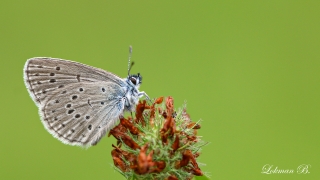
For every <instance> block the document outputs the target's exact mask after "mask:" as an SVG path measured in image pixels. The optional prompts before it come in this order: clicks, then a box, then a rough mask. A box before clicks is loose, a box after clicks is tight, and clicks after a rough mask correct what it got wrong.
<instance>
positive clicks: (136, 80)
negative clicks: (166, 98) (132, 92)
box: [127, 73, 142, 86]
mask: <svg viewBox="0 0 320 180" xmlns="http://www.w3.org/2000/svg"><path fill="white" fill-rule="evenodd" d="M127 79H128V82H129V83H131V84H132V85H134V86H140V84H141V83H142V76H141V75H140V73H138V74H132V75H129V76H128V78H127Z"/></svg>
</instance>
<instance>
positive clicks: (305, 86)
mask: <svg viewBox="0 0 320 180" xmlns="http://www.w3.org/2000/svg"><path fill="white" fill-rule="evenodd" d="M319 18H320V1H315V0H314V1H312V0H310V1H284V0H270V1H254V0H244V1H221V0H219V1H205V2H199V1H188V0H187V1H161V2H150V1H146V0H144V1H126V2H121V1H108V0H97V1H84V0H79V1H64V0H45V1H43V0H28V1H22V0H20V1H19V0H17V1H9V0H2V1H1V2H0V23H1V24H0V52H1V53H0V61H1V66H0V67H1V71H0V78H1V93H0V96H1V102H2V103H1V107H0V110H1V131H0V136H1V143H2V145H1V148H0V176H1V179H124V178H123V177H122V176H121V175H120V174H119V173H118V172H116V171H114V169H113V168H112V167H111V165H112V164H113V161H112V158H111V154H110V152H111V149H112V148H111V144H112V143H115V140H114V138H108V137H105V138H103V139H102V141H101V142H100V143H99V144H98V145H97V146H94V147H91V148H89V149H87V150H85V149H82V148H79V147H72V146H68V145H64V144H62V143H61V142H60V141H58V140H57V139H55V138H53V137H52V136H51V135H50V134H49V133H48V132H47V131H46V130H45V129H44V127H43V125H42V123H41V122H40V118H39V116H38V109H37V107H36V106H35V104H34V103H33V101H32V100H31V98H30V97H29V94H28V92H27V90H26V88H25V85H24V83H23V71H22V70H23V66H24V63H25V62H26V60H27V59H28V58H31V57H37V56H45V57H57V58H63V59H69V60H74V61H78V62H81V63H84V64H88V65H91V66H95V67H99V68H102V69H105V70H108V71H110V72H113V73H115V74H117V75H119V76H120V77H126V75H127V58H128V47H129V45H132V46H133V55H132V60H133V61H135V63H136V64H135V66H134V67H133V69H132V71H131V72H132V73H137V72H140V73H141V74H142V76H143V84H142V86H141V88H140V90H143V91H145V92H147V93H148V95H149V96H150V97H153V98H155V97H159V96H169V95H170V96H173V97H174V99H175V106H176V107H179V106H181V105H182V104H183V102H184V101H187V107H188V112H189V113H190V115H191V118H192V119H193V121H197V120H199V119H202V120H203V122H202V129H201V130H200V131H199V135H201V136H203V137H202V139H204V140H205V141H208V142H210V144H209V145H208V146H206V147H204V148H203V151H202V154H201V156H200V157H199V161H200V162H202V163H204V164H206V166H201V169H202V170H203V171H204V172H209V174H211V179H219V180H222V179H268V180H269V179H319V178H320V167H319V166H320V156H319V152H320V146H319V139H320V131H319V130H320V126H319V125H320V123H319V119H320V111H319V108H320V104H319V101H320V95H319V91H320V85H319V77H320V51H319V47H320V33H319V32H320V24H319ZM266 164H270V165H273V169H274V168H275V167H278V169H293V170H294V171H295V172H294V173H293V174H269V175H267V174H262V173H261V172H262V167H263V166H264V165H266ZM301 164H310V165H311V167H309V172H310V173H308V174H298V173H297V172H296V169H297V167H298V166H299V165H301Z"/></svg>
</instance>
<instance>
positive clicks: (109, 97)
mask: <svg viewBox="0 0 320 180" xmlns="http://www.w3.org/2000/svg"><path fill="white" fill-rule="evenodd" d="M124 93H125V91H124V89H123V88H121V87H120V86H119V85H117V84H115V83H113V82H102V81H101V82H83V83H82V82H80V83H75V84H70V85H67V86H65V87H64V88H62V89H58V90H56V91H54V92H52V93H51V94H50V96H49V97H48V98H47V99H46V100H45V101H44V102H43V103H44V106H43V107H40V109H39V113H40V115H41V117H42V122H43V124H44V126H45V128H46V129H47V130H48V131H49V132H50V133H51V134H52V135H53V136H54V137H56V138H57V139H59V140H60V141H62V142H64V143H65V144H70V145H79V146H91V145H95V144H97V143H98V142H99V140H100V139H101V138H102V137H103V136H104V135H105V133H106V132H107V131H108V130H110V129H111V128H112V127H113V126H114V125H115V123H116V122H117V119H118V117H119V115H120V114H122V112H123V109H124V101H125V100H124V98H123V95H124Z"/></svg>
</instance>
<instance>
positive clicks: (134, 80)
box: [130, 77, 137, 85]
mask: <svg viewBox="0 0 320 180" xmlns="http://www.w3.org/2000/svg"><path fill="white" fill-rule="evenodd" d="M130 81H131V82H132V84H134V85H136V84H137V80H136V78H133V77H131V78H130Z"/></svg>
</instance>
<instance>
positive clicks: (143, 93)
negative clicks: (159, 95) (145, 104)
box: [138, 91, 150, 100]
mask: <svg viewBox="0 0 320 180" xmlns="http://www.w3.org/2000/svg"><path fill="white" fill-rule="evenodd" d="M138 96H139V98H140V97H142V96H145V97H146V98H147V99H148V100H150V98H149V96H148V95H147V93H145V92H144V91H141V92H139V94H138Z"/></svg>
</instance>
